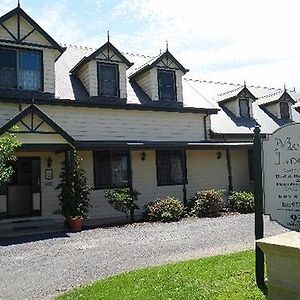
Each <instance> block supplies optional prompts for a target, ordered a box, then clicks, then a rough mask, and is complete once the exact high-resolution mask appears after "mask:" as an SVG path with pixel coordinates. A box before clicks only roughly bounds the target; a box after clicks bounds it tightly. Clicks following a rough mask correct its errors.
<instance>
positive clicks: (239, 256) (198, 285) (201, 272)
mask: <svg viewBox="0 0 300 300" xmlns="http://www.w3.org/2000/svg"><path fill="white" fill-rule="evenodd" d="M57 299H89V300H90V299H105V300H120V299H122V300H139V299H141V300H160V299H162V300H180V299H182V300H186V299H189V300H196V299H199V300H200V299H209V300H214V299H218V300H228V299H232V300H243V299H267V297H266V296H264V294H263V293H262V292H261V291H260V290H259V289H258V288H257V287H256V285H255V281H254V252H253V251H244V252H240V253H234V254H230V255H220V256H213V257H209V258H203V259H198V260H189V261H185V262H179V263H175V264H168V265H163V266H160V267H154V268H147V269H142V270H137V271H132V272H128V273H123V274H120V275H116V276H112V277H109V278H106V279H103V280H100V281H98V282H95V283H93V284H91V285H87V286H85V287H81V288H78V289H75V290H73V291H71V292H69V293H67V294H64V295H62V296H60V297H58V298H57Z"/></svg>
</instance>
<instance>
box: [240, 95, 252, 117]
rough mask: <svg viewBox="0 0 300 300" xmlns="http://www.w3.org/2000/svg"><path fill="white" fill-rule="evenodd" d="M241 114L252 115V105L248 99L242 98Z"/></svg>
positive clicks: (244, 115) (242, 115) (243, 115)
mask: <svg viewBox="0 0 300 300" xmlns="http://www.w3.org/2000/svg"><path fill="white" fill-rule="evenodd" d="M239 104H240V116H241V117H248V118H249V117H250V107H249V100H248V99H240V101H239Z"/></svg>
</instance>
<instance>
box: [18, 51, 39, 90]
mask: <svg viewBox="0 0 300 300" xmlns="http://www.w3.org/2000/svg"><path fill="white" fill-rule="evenodd" d="M41 70H42V60H41V53H40V52H36V51H27V50H22V51H20V52H19V72H18V82H19V87H20V88H21V89H24V90H34V91H37V90H39V89H41V78H42V74H41Z"/></svg>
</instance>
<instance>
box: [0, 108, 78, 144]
mask: <svg viewBox="0 0 300 300" xmlns="http://www.w3.org/2000/svg"><path fill="white" fill-rule="evenodd" d="M34 115H36V116H38V117H39V118H40V119H41V122H40V123H39V124H37V125H34V123H33V116H34ZM27 116H31V123H30V124H26V123H24V122H23V121H22V120H23V119H24V118H25V117H27ZM19 122H21V123H22V125H23V126H24V128H26V129H27V130H26V133H45V132H40V131H38V129H39V128H40V127H41V126H42V125H43V123H46V124H47V125H48V126H50V127H51V128H52V129H53V130H54V132H48V133H51V134H53V133H58V134H60V135H61V136H62V137H63V138H64V139H65V140H66V141H67V142H69V143H70V144H74V139H73V138H72V137H71V136H70V135H69V134H68V133H67V132H66V131H64V130H63V129H62V128H61V127H60V126H59V125H57V124H56V123H55V122H54V121H53V120H52V119H51V118H50V117H48V116H47V115H46V114H45V113H44V112H42V111H41V110H40V109H39V108H38V107H37V106H35V105H34V104H31V105H29V106H27V107H26V108H25V109H24V110H22V111H21V112H20V113H19V114H17V115H16V116H15V117H13V118H12V119H11V120H10V121H8V122H7V123H5V124H4V125H3V126H2V127H1V128H0V135H2V134H4V133H5V132H7V131H9V130H10V129H11V128H12V127H13V126H14V125H16V124H17V123H19ZM22 133H25V132H22Z"/></svg>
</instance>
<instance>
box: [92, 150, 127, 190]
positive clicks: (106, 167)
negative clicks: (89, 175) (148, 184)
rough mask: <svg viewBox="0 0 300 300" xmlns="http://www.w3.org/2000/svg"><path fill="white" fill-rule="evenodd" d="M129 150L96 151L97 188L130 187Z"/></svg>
mask: <svg viewBox="0 0 300 300" xmlns="http://www.w3.org/2000/svg"><path fill="white" fill-rule="evenodd" d="M128 174H129V152H128V151H96V152H94V185H95V188H119V187H128V184H129V181H128V178H129V175H128Z"/></svg>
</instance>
